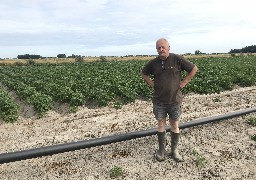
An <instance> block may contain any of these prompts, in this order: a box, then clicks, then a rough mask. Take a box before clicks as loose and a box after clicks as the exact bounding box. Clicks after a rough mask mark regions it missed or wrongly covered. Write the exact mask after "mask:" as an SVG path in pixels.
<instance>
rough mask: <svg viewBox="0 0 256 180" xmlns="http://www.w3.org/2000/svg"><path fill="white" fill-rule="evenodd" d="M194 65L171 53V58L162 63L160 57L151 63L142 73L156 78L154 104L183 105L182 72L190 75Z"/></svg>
mask: <svg viewBox="0 0 256 180" xmlns="http://www.w3.org/2000/svg"><path fill="white" fill-rule="evenodd" d="M194 66H195V65H194V64H192V63H191V62H190V61H188V60H186V59H185V58H184V57H182V56H180V55H177V54H173V53H170V55H169V57H168V58H167V59H166V60H165V61H162V60H161V59H160V58H159V57H157V58H155V59H153V60H151V61H149V62H148V63H147V64H146V65H145V66H144V67H143V68H142V73H143V74H145V75H153V77H154V94H153V103H154V104H176V103H178V104H181V102H182V94H181V92H180V81H181V72H182V71H187V72H188V73H190V72H191V71H192V69H193V68H194Z"/></svg>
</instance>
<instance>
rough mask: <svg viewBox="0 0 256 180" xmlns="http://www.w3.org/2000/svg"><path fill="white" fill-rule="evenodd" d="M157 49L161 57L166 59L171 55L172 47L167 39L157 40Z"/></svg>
mask: <svg viewBox="0 0 256 180" xmlns="http://www.w3.org/2000/svg"><path fill="white" fill-rule="evenodd" d="M156 50H157V52H158V54H159V56H160V58H161V59H166V58H167V57H168V56H169V51H170V47H169V45H168V44H167V43H166V41H165V40H159V41H157V42H156Z"/></svg>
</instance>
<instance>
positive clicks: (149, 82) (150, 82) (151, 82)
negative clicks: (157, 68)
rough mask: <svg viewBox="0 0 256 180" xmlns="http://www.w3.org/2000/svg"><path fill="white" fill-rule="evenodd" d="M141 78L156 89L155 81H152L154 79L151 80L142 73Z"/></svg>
mask: <svg viewBox="0 0 256 180" xmlns="http://www.w3.org/2000/svg"><path fill="white" fill-rule="evenodd" d="M140 74H141V76H142V77H143V79H144V81H145V82H146V83H147V84H148V85H149V86H151V87H152V88H153V87H154V81H152V79H150V78H149V76H147V75H145V74H143V72H142V71H141V72H140Z"/></svg>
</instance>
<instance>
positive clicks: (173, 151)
mask: <svg viewBox="0 0 256 180" xmlns="http://www.w3.org/2000/svg"><path fill="white" fill-rule="evenodd" d="M179 136H180V133H174V132H171V139H172V140H171V157H172V158H173V159H174V160H175V161H177V162H183V161H184V160H183V158H182V157H181V156H180V154H179V151H178V148H177V146H178V143H179Z"/></svg>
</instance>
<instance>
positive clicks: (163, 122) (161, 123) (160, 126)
mask: <svg viewBox="0 0 256 180" xmlns="http://www.w3.org/2000/svg"><path fill="white" fill-rule="evenodd" d="M165 126H166V120H158V131H160V132H163V131H165Z"/></svg>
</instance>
